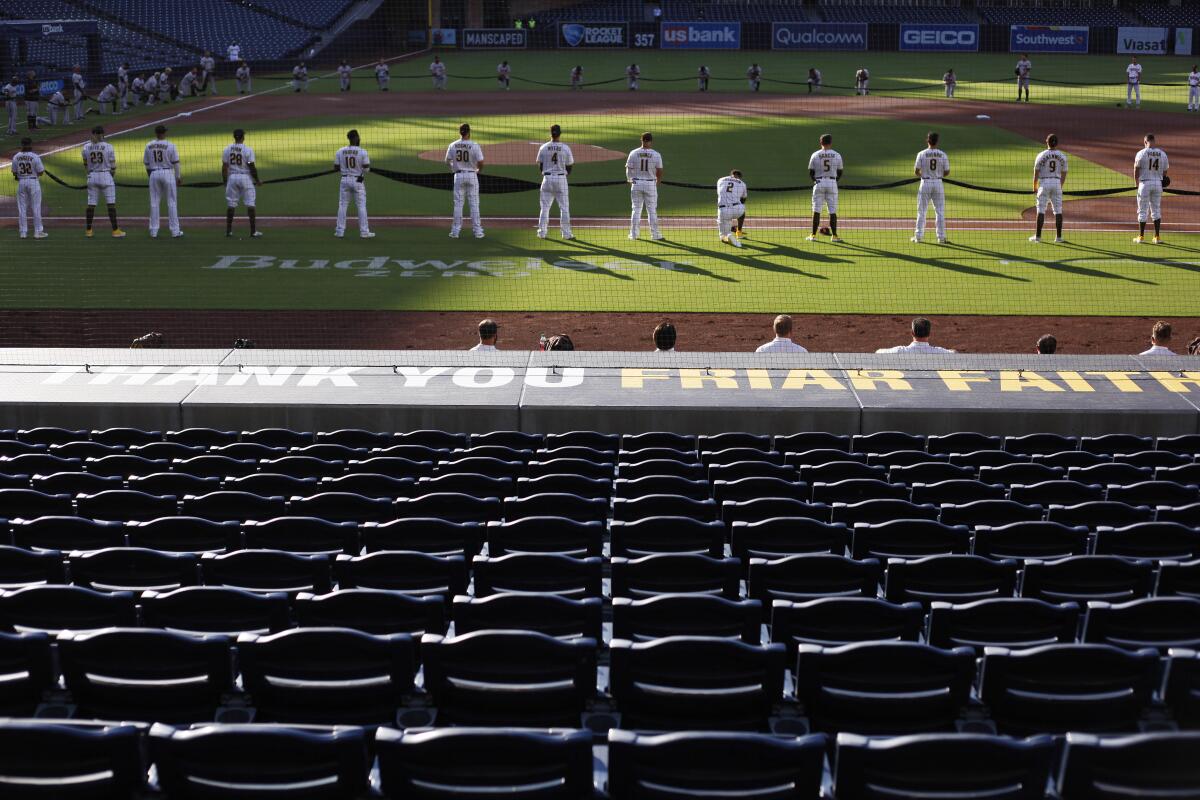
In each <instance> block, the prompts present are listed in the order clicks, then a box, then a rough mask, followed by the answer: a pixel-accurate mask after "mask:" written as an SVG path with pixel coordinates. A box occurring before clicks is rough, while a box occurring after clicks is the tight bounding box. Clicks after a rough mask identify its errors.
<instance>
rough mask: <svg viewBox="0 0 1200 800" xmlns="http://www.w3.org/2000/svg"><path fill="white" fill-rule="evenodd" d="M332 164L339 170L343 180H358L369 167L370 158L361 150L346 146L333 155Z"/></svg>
mask: <svg viewBox="0 0 1200 800" xmlns="http://www.w3.org/2000/svg"><path fill="white" fill-rule="evenodd" d="M333 164H334V166H335V167H337V168H338V169H339V170H341V173H342V177H343V178H358V177H361V176H362V175H363V174H364V173H365V172H366V168H367V167H369V166H371V157H370V156H368V155H367V151H366V150H364V149H363V148H361V147H356V146H354V145H347V146H346V147H343V148H342V149H341V150H338V151H337V153H335V154H334V156H333Z"/></svg>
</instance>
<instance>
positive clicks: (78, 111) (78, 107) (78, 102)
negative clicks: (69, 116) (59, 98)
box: [74, 89, 83, 119]
mask: <svg viewBox="0 0 1200 800" xmlns="http://www.w3.org/2000/svg"><path fill="white" fill-rule="evenodd" d="M74 99H75V119H83V92H81V91H79V90H78V89H76V90H75V98H74Z"/></svg>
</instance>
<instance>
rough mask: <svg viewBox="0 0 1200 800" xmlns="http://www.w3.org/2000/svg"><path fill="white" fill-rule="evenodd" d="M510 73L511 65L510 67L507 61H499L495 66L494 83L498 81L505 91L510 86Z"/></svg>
mask: <svg viewBox="0 0 1200 800" xmlns="http://www.w3.org/2000/svg"><path fill="white" fill-rule="evenodd" d="M511 75H512V67H510V66H509V65H508V62H507V61H501V62H500V63H499V64H498V65H497V66H496V83H498V84H500V86H502V87H504V91H506V92H507V91H508V90H509V88H510V83H511V78H510V76H511Z"/></svg>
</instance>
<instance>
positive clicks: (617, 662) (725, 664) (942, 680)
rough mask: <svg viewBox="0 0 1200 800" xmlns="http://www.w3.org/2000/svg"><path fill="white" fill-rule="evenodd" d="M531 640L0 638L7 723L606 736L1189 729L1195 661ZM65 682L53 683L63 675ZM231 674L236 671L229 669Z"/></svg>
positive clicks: (315, 635) (1081, 649) (128, 634)
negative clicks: (490, 729) (86, 721)
mask: <svg viewBox="0 0 1200 800" xmlns="http://www.w3.org/2000/svg"><path fill="white" fill-rule="evenodd" d="M608 655H609V666H608V667H607V668H606V669H599V668H598V665H597V657H596V656H597V642H596V641H595V640H594V639H591V638H586V637H580V638H573V639H560V638H555V637H552V636H547V635H545V634H541V633H535V632H531V631H515V630H480V631H474V632H471V633H464V634H458V635H455V636H449V637H448V636H442V635H439V634H432V633H427V634H425V635H423V636H421V637H419V638H418V637H414V636H411V635H409V634H390V635H376V634H367V633H363V632H361V631H356V630H352V629H348V628H295V629H289V630H285V631H282V632H280V633H273V634H252V633H246V634H240V635H238V636H237V637H236V638H235V637H230V636H225V635H220V634H207V635H189V634H184V633H179V632H175V631H168V630H158V629H150V628H103V629H98V630H93V631H86V632H80V631H63V632H61V633H59V634H57V636H54V637H51V636H49V635H48V634H45V633H40V632H29V633H19V634H0V664H2V665H4V666H5V669H6V681H5V684H4V692H3V694H2V695H0V712H2V713H5V714H9V715H13V716H32V715H35V714H36V715H38V716H43V717H46V716H49V717H59V716H79V717H81V718H98V719H121V720H126V719H127V720H138V721H146V722H167V723H175V724H177V723H190V722H205V721H225V722H234V721H252V720H253V721H260V722H279V723H305V724H317V725H337V724H343V725H365V724H389V723H395V722H400V723H401V724H404V725H405V726H406V727H408V726H415V725H421V724H429V723H436V724H437V725H439V726H445V725H485V726H527V727H578V726H580V725H585V726H587V727H589V728H592V729H593V730H597V731H603V730H606V729H608V728H610V727H616V726H618V725H619V726H622V727H627V728H632V729H636V730H650V731H655V730H708V729H712V730H752V731H767V730H773V731H776V732H781V733H786V732H792V733H795V732H807V731H809V730H816V731H821V732H830V731H836V732H840V731H849V732H854V733H869V734H901V733H918V732H924V731H937V730H943V731H944V730H955V729H956V728H961V729H966V730H976V731H992V732H994V731H997V730H998V731H999V732H1001V733H1004V734H1009V735H1019V736H1025V735H1031V734H1037V733H1067V732H1070V731H1088V732H1104V733H1118V732H1127V731H1136V730H1138V729H1139V728H1149V727H1155V728H1158V729H1164V728H1165V729H1170V728H1172V727H1174V726H1179V727H1184V728H1194V727H1197V726H1200V691H1198V690H1200V653H1197V652H1196V651H1194V650H1188V649H1179V650H1176V649H1170V650H1168V652H1167V655H1166V657H1163V656H1161V655H1160V653H1159V652H1158V651H1157V650H1154V649H1149V648H1148V649H1141V650H1126V649H1121V648H1117V647H1112V646H1110V645H1102V644H1051V645H1043V646H1040V647H1032V648H1026V649H1011V648H1005V647H988V648H985V649H984V651H983V655H982V657H980V656H978V655H977V653H976V651H975V650H974V649H973V648H970V647H955V648H950V649H942V648H937V647H933V646H931V645H927V644H922V643H918V642H898V641H897V642H893V641H889V642H860V643H854V644H847V645H841V646H839V647H823V646H820V645H810V644H801V645H799V646H798V647H797V648H796V654H795V659H794V662H793V663H794V665H795V666H794V670H793V669H792V668H789V667H788V665H787V648H786V647H785V646H784V645H782V644H778V643H771V644H760V645H752V644H747V643H745V642H742V641H738V640H734V639H728V638H717V637H705V636H672V637H666V638H661V639H651V640H647V641H640V642H634V641H631V640H628V639H614V640H613V641H612V642H610V644H609V649H608ZM60 676H61V679H60ZM239 677H240V679H239Z"/></svg>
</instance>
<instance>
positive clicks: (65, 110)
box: [47, 103, 71, 125]
mask: <svg viewBox="0 0 1200 800" xmlns="http://www.w3.org/2000/svg"><path fill="white" fill-rule="evenodd" d="M47 105H49V106H50V124H51V125H57V124H58V120H59V118H60V117H61V118H62V124H64V125H70V124H71V107H70V106H60V105H58V104H57V103H48V104H47Z"/></svg>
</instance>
